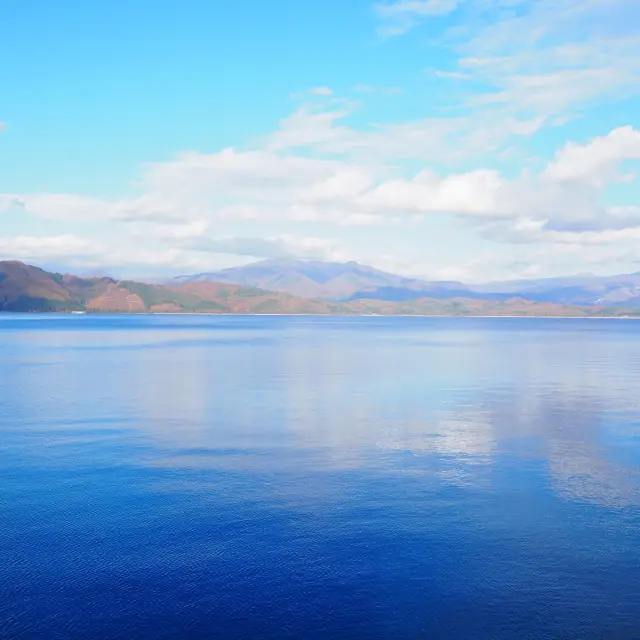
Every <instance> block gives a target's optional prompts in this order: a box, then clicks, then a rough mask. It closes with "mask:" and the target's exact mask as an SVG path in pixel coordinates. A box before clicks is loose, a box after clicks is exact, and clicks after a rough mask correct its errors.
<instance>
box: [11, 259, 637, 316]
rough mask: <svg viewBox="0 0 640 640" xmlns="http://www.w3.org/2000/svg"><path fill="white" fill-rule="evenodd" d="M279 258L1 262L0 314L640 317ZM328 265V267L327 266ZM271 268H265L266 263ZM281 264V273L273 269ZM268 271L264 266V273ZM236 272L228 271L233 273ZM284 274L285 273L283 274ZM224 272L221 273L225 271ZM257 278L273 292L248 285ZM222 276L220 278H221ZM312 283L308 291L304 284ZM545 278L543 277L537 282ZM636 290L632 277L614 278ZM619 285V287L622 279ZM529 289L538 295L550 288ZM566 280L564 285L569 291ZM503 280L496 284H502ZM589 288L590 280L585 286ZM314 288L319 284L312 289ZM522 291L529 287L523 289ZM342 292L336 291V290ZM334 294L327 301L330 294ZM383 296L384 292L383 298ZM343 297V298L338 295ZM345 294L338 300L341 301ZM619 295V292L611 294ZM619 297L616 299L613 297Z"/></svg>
mask: <svg viewBox="0 0 640 640" xmlns="http://www.w3.org/2000/svg"><path fill="white" fill-rule="evenodd" d="M289 265H290V266H292V267H294V268H295V269H293V270H292V271H291V272H289V273H288V274H285V273H283V272H282V271H286V270H285V269H284V267H285V265H284V263H283V262H282V261H279V262H278V263H276V264H274V262H273V261H270V262H269V263H268V264H266V265H265V264H264V263H259V264H258V265H251V266H250V267H251V268H240V269H235V270H231V269H229V270H226V272H221V273H225V275H226V277H227V279H228V280H230V279H231V278H232V277H233V278H237V279H238V280H240V279H241V278H242V279H243V280H244V282H242V283H240V284H238V283H233V282H230V281H214V280H212V277H213V274H200V275H197V276H189V277H184V276H183V277H180V278H178V279H177V280H176V281H172V282H171V283H168V284H148V283H143V282H136V281H133V280H116V279H114V278H109V277H102V278H82V277H78V276H74V275H69V274H61V273H54V272H49V271H45V270H43V269H41V268H39V267H34V266H30V265H27V264H24V263H22V262H17V261H5V262H0V311H27V312H72V311H84V312H94V313H219V314H309V315H436V316H437V315H444V316H469V315H476V316H507V315H513V316H572V317H584V316H640V308H638V307H636V308H634V307H633V306H632V305H626V306H622V305H620V304H611V305H602V304H595V302H594V303H593V304H581V305H578V304H568V303H559V302H556V301H553V300H543V299H539V300H536V299H533V298H527V297H526V295H525V294H523V293H521V292H520V291H508V290H507V289H508V287H507V285H506V284H503V285H501V286H502V288H503V289H504V290H503V291H495V290H490V291H486V292H483V291H480V290H478V289H479V288H478V289H476V290H473V289H471V288H470V287H465V285H462V284H459V283H449V282H438V283H430V282H425V281H421V280H412V279H410V278H402V277H401V276H394V275H393V274H386V273H384V272H382V271H377V270H375V269H371V268H370V267H366V266H363V265H359V264H356V263H346V264H335V263H321V262H314V263H307V262H291V263H289ZM324 265H328V267H327V269H326V270H325V269H324V268H323V267H324ZM265 266H266V267H267V268H266V269H264V267H265ZM276 266H278V268H279V269H280V270H281V271H280V272H279V271H278V270H277V269H276ZM262 269H264V270H262ZM243 270H244V271H243ZM229 272H231V274H230V273H229ZM285 275H287V277H285ZM223 277H224V276H223ZM254 279H260V282H261V283H264V285H265V286H268V287H270V288H271V289H275V288H276V287H278V286H279V287H280V289H281V290H279V291H278V290H271V289H266V288H261V287H256V286H250V285H249V284H245V283H248V282H252V281H255V280H254ZM220 280H222V277H221V278H220ZM307 281H308V282H310V283H312V285H310V286H309V289H304V288H303V285H305V283H306V282H307ZM540 282H542V281H540ZM611 283H612V284H611V287H612V291H613V292H615V291H616V289H615V288H613V287H614V285H616V286H618V289H620V288H625V287H626V289H627V290H629V291H630V290H631V285H629V284H628V281H627V280H624V279H621V280H615V279H612V280H611ZM621 283H622V284H621ZM528 285H529V286H531V291H532V292H533V295H540V292H541V291H547V290H546V289H544V286H542V285H534V283H528ZM565 285H566V283H565V282H564V281H563V282H561V283H559V285H558V286H559V288H560V289H565V290H566V289H568V288H571V287H567V286H565ZM497 286H498V285H496V287H497ZM581 286H582V287H583V289H584V290H587V288H588V287H589V286H591V287H592V288H593V289H594V290H595V289H596V288H597V287H595V285H593V283H592V282H591V280H588V281H587V282H586V284H582V285H581ZM285 287H286V288H289V289H293V290H295V291H302V290H304V291H305V292H307V291H309V290H313V291H315V292H316V293H317V292H318V291H320V292H321V293H322V294H323V295H324V297H323V298H320V297H319V298H315V299H314V298H310V297H303V296H301V295H293V294H292V293H289V292H288V291H284V290H283V289H284V288H285ZM312 287H315V289H312ZM522 288H523V289H524V287H522ZM338 292H339V293H338ZM330 295H332V296H334V297H333V298H329V296H330ZM384 296H387V297H386V298H385V297H384ZM336 298H338V299H336ZM339 298H341V299H339ZM614 298H615V294H614ZM616 302H617V299H616Z"/></svg>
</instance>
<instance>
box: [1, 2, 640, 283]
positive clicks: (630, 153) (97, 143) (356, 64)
mask: <svg viewBox="0 0 640 640" xmlns="http://www.w3.org/2000/svg"><path fill="white" fill-rule="evenodd" d="M0 57H1V58H2V61H3V64H1V65H0V259H18V260H23V261H25V262H28V263H31V264H36V265H39V266H42V267H44V268H51V269H56V270H63V271H70V272H73V273H78V274H98V273H100V274H103V273H110V274H113V275H116V276H126V277H148V278H151V277H168V276H170V275H179V274H188V273H198V272H205V271H214V270H217V269H221V268H225V267H230V266H237V265H242V264H246V263H249V262H253V261H256V260H261V259H265V258H281V257H293V258H313V259H321V260H332V261H349V260H356V261H358V262H361V263H364V264H369V265H371V266H374V267H377V268H381V269H384V270H388V271H392V272H395V273H401V274H404V275H408V276H414V277H423V278H428V279H446V280H462V281H466V282H480V281H489V280H506V279H515V278H540V277H551V276H560V275H570V274H576V273H594V274H613V273H628V272H633V271H640V251H639V250H638V247H639V246H640V180H639V179H638V176H637V171H638V169H640V2H638V0H380V1H372V0H348V1H346V0H297V1H294V0H234V2H228V0H108V1H106V0H100V1H98V0H96V1H95V2H86V1H85V0H56V2H51V0H30V1H29V2H24V0H5V1H4V2H3V9H2V37H1V38H0Z"/></svg>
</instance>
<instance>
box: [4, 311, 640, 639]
mask: <svg viewBox="0 0 640 640" xmlns="http://www.w3.org/2000/svg"><path fill="white" fill-rule="evenodd" d="M639 387H640V322H638V321H633V320H605V319H602V320H571V319H532V318H522V319H509V318H502V319H484V318H379V317H365V318H336V317H330V318H314V317H260V316H253V317H242V316H236V317H231V316H225V317H222V316H218V317H216V316H170V315H163V316H94V315H85V316H83V315H57V316H55V315H35V314H34V315H12V314H0V443H1V444H0V474H1V475H0V514H1V520H0V525H1V526H0V554H1V556H2V562H0V637H2V638H47V639H50V638H127V639H131V638H268V639H271V638H273V639H276V638H278V639H279V638H304V639H316V638H318V639H320V638H323V639H327V638H344V639H379V638H400V639H404V638H464V639H474V640H477V639H484V638H499V639H511V638H514V639H516V638H517V639H519V640H521V639H526V638H593V639H595V638H615V639H632V638H633V639H637V638H639V637H640V393H639V392H638V389H639Z"/></svg>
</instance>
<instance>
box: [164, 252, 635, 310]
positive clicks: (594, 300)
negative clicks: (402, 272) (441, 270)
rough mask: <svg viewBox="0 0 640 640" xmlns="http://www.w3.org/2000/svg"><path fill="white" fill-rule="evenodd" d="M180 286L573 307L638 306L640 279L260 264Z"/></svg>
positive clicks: (333, 296)
mask: <svg viewBox="0 0 640 640" xmlns="http://www.w3.org/2000/svg"><path fill="white" fill-rule="evenodd" d="M177 280H178V281H179V282H202V281H204V282H228V283H233V284H241V285H246V286H252V287H258V288H261V289H268V290H272V291H280V292H285V293H290V294H293V295H296V296H301V297H306V298H321V299H325V300H336V301H352V300H367V299H369V300H386V301H390V302H407V301H410V300H417V299H419V298H433V299H436V300H450V299H453V298H465V299H475V300H493V301H500V300H507V299H510V298H514V297H517V298H522V299H525V300H532V301H535V302H552V303H559V304H574V305H607V306H611V305H625V306H632V307H633V306H640V273H633V274H628V275H616V276H594V275H592V274H579V275H575V276H569V277H563V278H544V279H537V280H534V279H532V280H513V281H506V282H490V283H487V284H481V285H466V284H463V283H461V282H440V281H433V282H432V281H427V280H419V279H417V278H405V277H403V276H399V275H396V274H393V273H387V272H385V271H380V270H379V269H374V268H372V267H368V266H366V265H362V264H359V263H357V262H347V263H338V262H323V261H320V260H293V259H281V260H263V261H261V262H256V263H253V264H249V265H246V266H243V267H233V268H231V269H224V270H222V271H216V272H212V273H200V274H197V275H193V276H180V277H179V278H177Z"/></svg>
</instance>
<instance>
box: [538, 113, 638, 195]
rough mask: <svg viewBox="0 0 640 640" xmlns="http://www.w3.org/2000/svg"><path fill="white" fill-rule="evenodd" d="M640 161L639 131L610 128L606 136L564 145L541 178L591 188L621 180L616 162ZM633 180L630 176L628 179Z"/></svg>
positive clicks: (618, 165)
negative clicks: (591, 186)
mask: <svg viewBox="0 0 640 640" xmlns="http://www.w3.org/2000/svg"><path fill="white" fill-rule="evenodd" d="M638 159H640V131H638V130H636V129H634V128H633V127H631V126H626V127H620V128H618V129H614V130H613V131H611V132H610V133H609V134H607V135H606V136H601V137H598V138H594V139H593V140H591V141H590V142H589V143H587V144H584V145H579V144H575V143H572V142H570V143H568V144H567V145H565V146H564V147H563V148H562V149H560V150H559V151H558V152H557V153H556V155H555V159H554V160H553V161H552V162H550V163H549V165H548V166H547V168H546V169H545V171H544V173H543V177H544V178H546V179H551V180H561V181H575V180H579V181H584V182H587V183H588V184H591V185H593V186H594V187H603V186H604V185H605V184H606V183H607V182H612V181H614V180H620V179H624V176H622V175H620V174H619V173H618V170H619V168H620V163H621V162H623V161H625V160H638ZM632 177H633V176H632Z"/></svg>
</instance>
